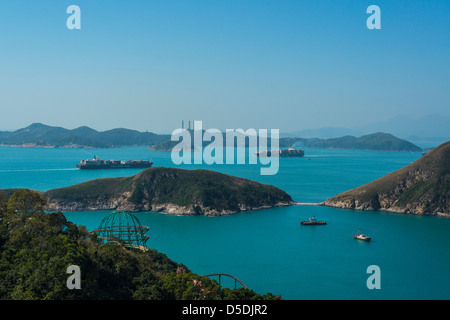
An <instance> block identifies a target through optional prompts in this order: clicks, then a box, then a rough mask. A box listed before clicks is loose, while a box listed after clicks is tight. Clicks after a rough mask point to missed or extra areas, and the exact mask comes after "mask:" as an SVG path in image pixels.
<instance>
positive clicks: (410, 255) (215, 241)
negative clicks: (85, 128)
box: [0, 147, 450, 299]
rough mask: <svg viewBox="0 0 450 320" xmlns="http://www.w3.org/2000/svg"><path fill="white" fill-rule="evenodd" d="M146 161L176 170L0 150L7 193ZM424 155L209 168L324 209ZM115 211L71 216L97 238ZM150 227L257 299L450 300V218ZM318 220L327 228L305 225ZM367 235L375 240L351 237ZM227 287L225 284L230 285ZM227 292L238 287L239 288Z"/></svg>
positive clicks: (161, 157) (165, 220)
mask: <svg viewBox="0 0 450 320" xmlns="http://www.w3.org/2000/svg"><path fill="white" fill-rule="evenodd" d="M94 155H97V156H99V157H100V158H104V159H148V160H153V161H154V162H155V166H170V167H173V166H174V165H173V164H172V162H171V159H170V152H161V151H159V152H158V151H149V150H147V149H145V148H124V149H102V150H95V149H40V148H10V147H0V188H30V189H35V190H48V189H52V188H58V187H64V186H68V185H72V184H75V183H79V182H83V181H86V180H90V179H95V178H103V177H117V176H130V175H133V174H135V173H138V172H139V170H131V169H126V170H98V171H97V170H95V171H89V170H77V169H76V168H75V164H76V163H78V162H79V160H80V159H86V158H91V157H93V156H94ZM419 157H420V154H419V153H400V152H375V151H350V150H323V149H306V150H305V157H304V158H290V159H288V158H282V159H280V170H279V172H278V174H277V175H275V176H261V175H260V174H259V172H260V171H259V170H260V167H259V165H217V166H207V165H198V166H193V165H192V166H189V165H186V166H179V167H181V168H186V169H194V168H205V169H211V170H216V171H220V172H223V173H227V174H231V175H235V176H240V177H244V178H249V179H252V180H256V181H260V182H262V183H268V184H272V185H275V186H277V187H279V188H281V189H283V190H285V191H286V192H288V193H289V194H290V195H291V196H292V198H293V199H294V200H295V201H301V202H321V201H323V200H325V199H326V198H329V197H331V196H333V195H335V194H337V193H340V192H343V191H345V190H348V189H351V188H353V187H356V186H359V185H361V184H364V183H367V182H369V181H372V180H374V179H376V178H379V177H381V176H383V175H384V174H387V173H389V172H392V171H394V170H396V169H399V168H401V167H403V166H405V165H407V164H409V163H411V162H412V161H414V160H416V159H417V158H419ZM108 213H109V212H104V211H103V212H76V213H65V214H66V216H67V218H68V219H69V220H71V221H73V222H74V223H77V224H80V225H85V226H86V227H87V228H88V229H89V230H92V229H94V228H96V227H98V225H99V224H100V222H101V220H102V219H103V217H105V216H106V215H107V214H108ZM136 215H137V216H138V218H139V219H140V220H141V222H142V223H143V224H144V225H148V226H149V227H150V232H149V235H150V240H149V242H148V245H149V246H150V247H152V248H155V249H157V250H158V251H160V252H163V253H165V254H166V255H167V256H168V257H169V258H171V259H172V260H174V261H177V262H179V263H183V264H185V265H186V266H188V267H189V268H190V269H191V270H192V271H194V272H196V273H198V274H209V273H218V272H223V273H229V274H233V275H235V276H236V277H238V278H239V279H240V280H242V281H243V282H244V283H245V284H246V285H247V286H248V287H250V288H252V289H254V290H255V291H257V292H259V293H265V292H272V293H273V294H277V295H278V294H279V295H281V296H282V297H283V298H285V299H449V298H450V275H449V273H448V272H447V271H446V270H447V269H446V268H447V267H448V265H450V242H449V241H448V235H449V232H450V219H441V218H437V217H418V216H410V215H401V214H393V213H383V212H361V211H355V210H341V209H334V208H325V207H317V206H291V207H287V208H274V209H268V210H259V211H254V212H249V213H242V214H236V215H231V216H224V217H203V216H193V217H190V216H170V215H166V214H160V213H150V212H142V213H138V214H136ZM313 215H315V216H316V217H317V218H319V219H320V220H326V221H327V222H328V224H327V225H326V226H316V227H305V226H300V221H301V220H306V219H308V218H309V217H310V216H313ZM358 228H361V230H362V231H364V232H366V233H369V234H371V235H372V237H373V241H372V242H369V243H366V242H359V241H356V240H354V239H353V238H352V235H353V234H354V233H355V232H356V231H357V229H358ZM370 265H378V266H379V267H380V269H381V289H380V290H369V289H368V288H367V286H366V280H367V278H368V277H369V274H367V273H366V269H367V267H368V266H370ZM225 284H226V283H225ZM229 285H230V286H232V285H234V284H232V283H230V284H229Z"/></svg>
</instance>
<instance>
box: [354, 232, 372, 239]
mask: <svg viewBox="0 0 450 320" xmlns="http://www.w3.org/2000/svg"><path fill="white" fill-rule="evenodd" d="M353 238H355V239H357V240H362V241H370V240H372V237H369V236H366V235H365V234H364V233H360V230H359V229H358V233H357V234H355V235H354V236H353Z"/></svg>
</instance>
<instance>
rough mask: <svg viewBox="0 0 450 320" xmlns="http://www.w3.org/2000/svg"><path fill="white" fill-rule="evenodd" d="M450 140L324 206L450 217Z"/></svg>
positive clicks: (331, 199) (337, 196)
mask: <svg viewBox="0 0 450 320" xmlns="http://www.w3.org/2000/svg"><path fill="white" fill-rule="evenodd" d="M449 203H450V141H448V142H445V143H443V144H441V145H440V146H438V147H436V148H434V149H433V150H431V151H430V152H428V153H427V154H425V155H424V156H422V157H421V158H419V159H418V160H416V161H414V162H413V163H411V164H409V165H407V166H406V167H404V168H402V169H400V170H397V171H394V172H392V173H390V174H387V175H385V176H384V177H382V178H380V179H377V180H375V181H372V182H370V183H368V184H365V185H363V186H360V187H357V188H355V189H352V190H349V191H346V192H344V193H341V194H338V195H336V196H334V197H332V198H330V199H327V200H326V201H325V202H324V205H325V206H329V207H337V208H346V209H358V210H385V211H392V212H398V213H409V214H420V215H438V216H441V217H447V218H449V217H450V208H449Z"/></svg>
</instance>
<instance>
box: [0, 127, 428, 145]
mask: <svg viewBox="0 0 450 320" xmlns="http://www.w3.org/2000/svg"><path fill="white" fill-rule="evenodd" d="M243 138H245V137H243ZM178 143H179V142H178V141H172V140H171V136H170V135H168V134H156V133H152V132H140V131H136V130H131V129H124V128H116V129H112V130H107V131H97V130H94V129H92V128H89V127H79V128H76V129H65V128H62V127H53V126H48V125H45V124H42V123H33V124H32V125H30V126H28V127H26V128H22V129H19V130H16V131H0V146H8V147H21V148H63V149H75V148H83V149H106V148H123V147H136V146H142V147H147V148H149V149H150V150H154V151H171V150H172V149H173V147H174V146H175V145H177V144H178ZM268 147H269V148H270V146H268ZM290 147H299V148H316V149H347V150H369V151H403V152H421V151H422V148H420V147H418V146H416V145H415V144H413V143H411V142H409V141H406V140H403V139H400V138H397V137H395V136H393V135H391V134H389V133H383V132H377V133H373V134H369V135H365V136H361V137H354V136H343V137H340V138H330V139H319V138H299V137H298V138H297V137H291V138H280V139H279V148H281V149H283V148H290ZM192 148H194V146H192ZM191 150H194V149H191ZM194 151H195V150H194Z"/></svg>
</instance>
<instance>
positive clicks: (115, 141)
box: [0, 123, 170, 148]
mask: <svg viewBox="0 0 450 320" xmlns="http://www.w3.org/2000/svg"><path fill="white" fill-rule="evenodd" d="M169 138H170V136H169V135H158V134H155V133H152V132H139V131H136V130H130V129H121V128H118V129H112V130H107V131H96V130H94V129H92V128H89V127H86V126H83V127H79V128H76V129H72V130H69V129H65V128H61V127H52V126H47V125H45V124H42V123H33V124H32V125H30V126H28V127H26V128H23V129H19V130H16V131H13V132H10V131H2V132H0V144H2V145H27V146H35V147H57V148H61V147H65V148H67V147H76V148H79V147H82V148H112V147H123V146H141V145H142V146H151V145H154V144H158V143H160V142H162V141H166V140H167V139H169Z"/></svg>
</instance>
